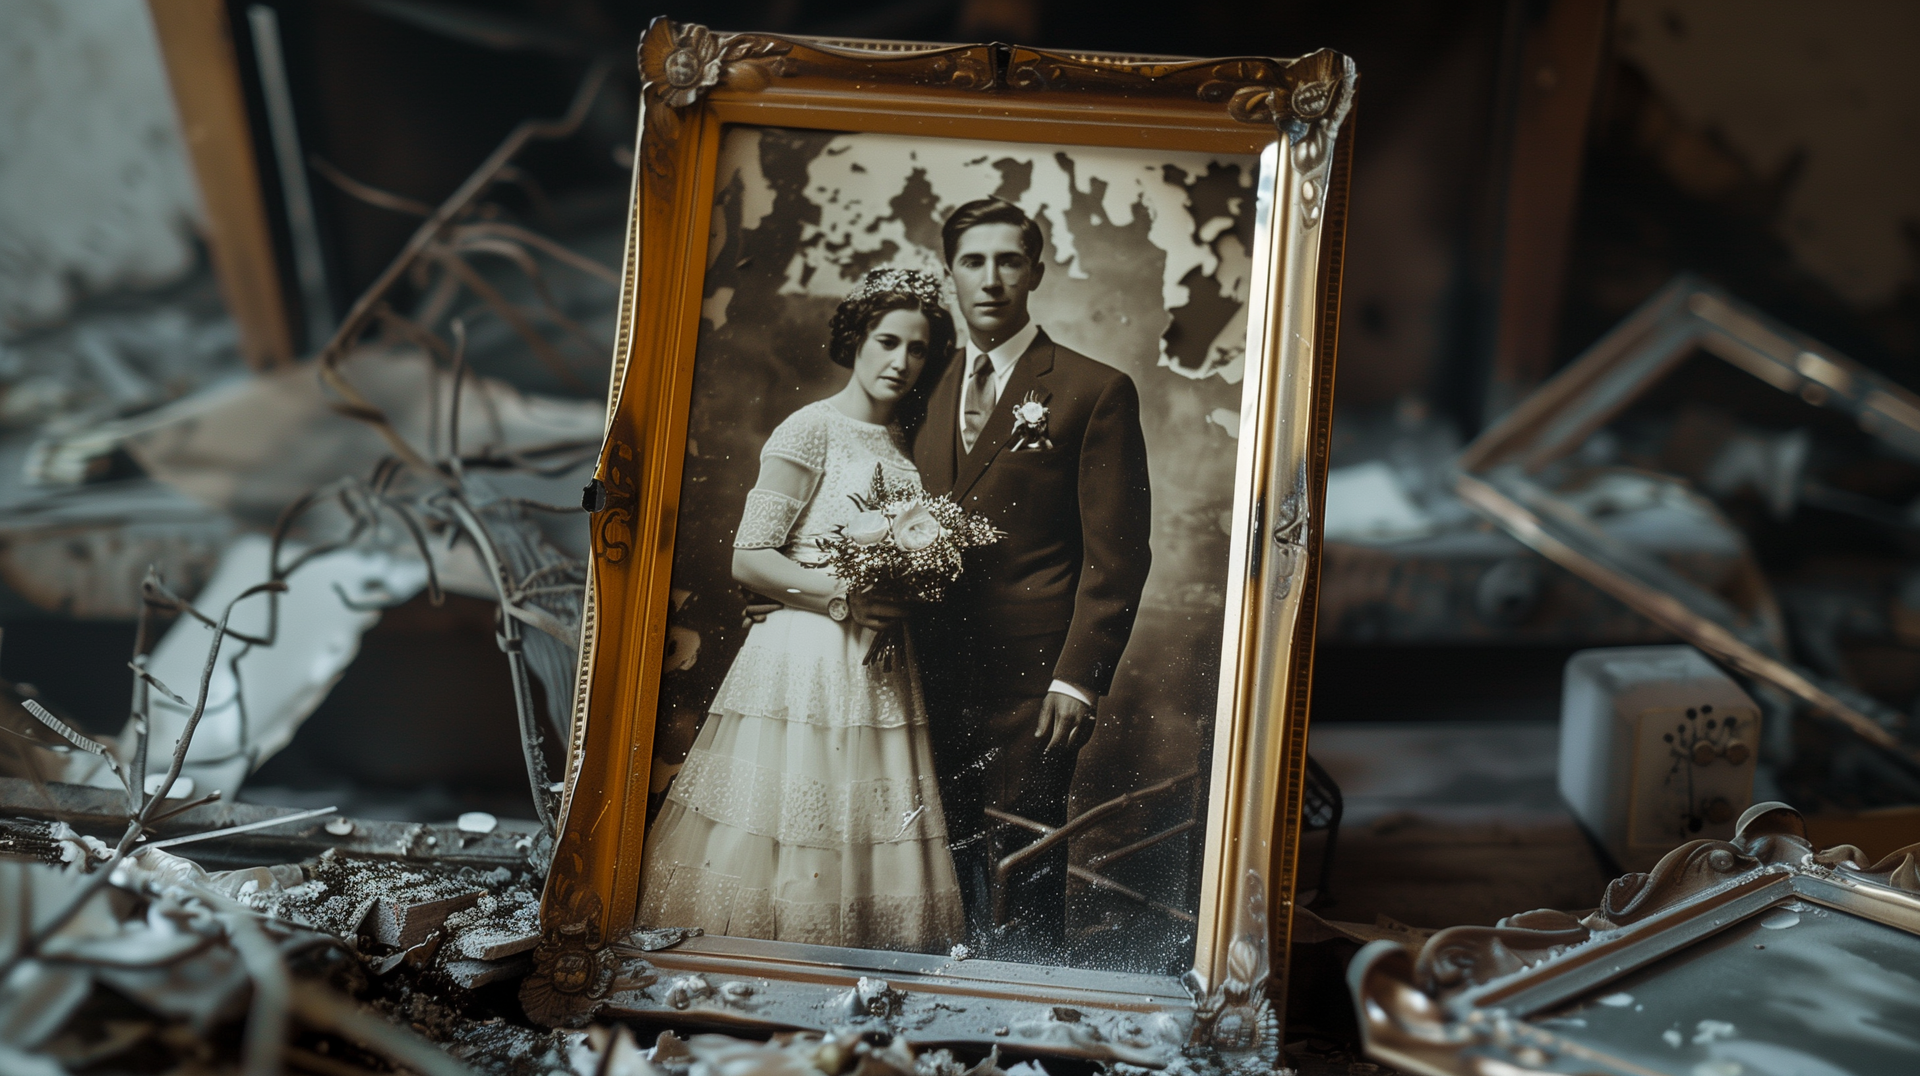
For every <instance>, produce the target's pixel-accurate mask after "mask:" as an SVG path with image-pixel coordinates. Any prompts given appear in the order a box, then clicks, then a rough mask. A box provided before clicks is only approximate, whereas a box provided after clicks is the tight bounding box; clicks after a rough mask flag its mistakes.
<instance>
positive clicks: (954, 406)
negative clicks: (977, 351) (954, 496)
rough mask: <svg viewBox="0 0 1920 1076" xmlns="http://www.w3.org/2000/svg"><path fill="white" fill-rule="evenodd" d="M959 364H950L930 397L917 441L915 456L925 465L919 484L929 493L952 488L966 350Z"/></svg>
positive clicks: (915, 442)
mask: <svg viewBox="0 0 1920 1076" xmlns="http://www.w3.org/2000/svg"><path fill="white" fill-rule="evenodd" d="M959 358H960V361H959V362H950V363H948V364H947V372H946V373H945V374H943V375H941V377H940V383H939V384H938V385H935V386H934V388H933V395H931V396H929V397H927V417H926V419H925V420H924V421H922V422H921V423H920V432H919V433H918V434H916V435H915V438H914V451H913V454H914V456H915V458H916V459H917V460H921V461H924V463H923V464H922V466H921V468H920V472H921V473H920V481H921V482H922V483H923V484H924V485H926V487H927V488H928V489H929V490H933V491H935V492H944V491H946V490H950V489H952V488H953V478H954V450H955V436H954V434H955V429H956V427H957V420H956V417H955V416H956V415H957V414H958V412H959V408H960V369H961V367H963V366H965V365H966V364H967V362H966V358H967V353H966V351H965V350H964V349H963V350H962V351H961V352H960V355H959Z"/></svg>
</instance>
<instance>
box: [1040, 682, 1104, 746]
mask: <svg viewBox="0 0 1920 1076" xmlns="http://www.w3.org/2000/svg"><path fill="white" fill-rule="evenodd" d="M1033 735H1034V738H1035V739H1038V738H1040V737H1042V736H1045V737H1048V739H1047V746H1046V750H1048V751H1052V750H1053V749H1054V748H1056V747H1059V746H1060V745H1061V744H1066V745H1067V746H1068V747H1069V748H1072V749H1073V750H1075V751H1078V750H1080V748H1081V747H1082V746H1083V745H1085V744H1086V742H1087V740H1088V739H1090V738H1091V737H1092V736H1093V707H1091V706H1088V705H1087V704H1086V703H1084V702H1081V701H1080V700H1079V699H1076V698H1074V697H1073V696H1072V695H1068V694H1066V693H1064V692H1059V691H1049V692H1047V697H1046V699H1045V700H1044V701H1043V702H1041V703H1040V725H1039V727H1038V728H1036V729H1034V730H1033Z"/></svg>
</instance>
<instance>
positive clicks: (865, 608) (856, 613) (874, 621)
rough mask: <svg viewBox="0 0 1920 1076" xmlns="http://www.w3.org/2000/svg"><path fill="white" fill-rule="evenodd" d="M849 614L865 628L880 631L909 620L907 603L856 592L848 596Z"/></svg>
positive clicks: (864, 592) (856, 622)
mask: <svg viewBox="0 0 1920 1076" xmlns="http://www.w3.org/2000/svg"><path fill="white" fill-rule="evenodd" d="M847 612H849V613H851V614H852V615H853V622H854V623H855V624H858V625H860V626H861V627H863V628H872V629H873V630H875V631H880V630H881V629H883V628H887V627H891V626H892V625H894V624H897V623H899V622H900V621H902V620H905V619H906V618H907V606H906V603H904V602H901V601H898V600H896V599H893V598H888V597H885V596H881V595H875V594H872V593H870V592H866V591H856V592H854V593H851V594H848V595H847Z"/></svg>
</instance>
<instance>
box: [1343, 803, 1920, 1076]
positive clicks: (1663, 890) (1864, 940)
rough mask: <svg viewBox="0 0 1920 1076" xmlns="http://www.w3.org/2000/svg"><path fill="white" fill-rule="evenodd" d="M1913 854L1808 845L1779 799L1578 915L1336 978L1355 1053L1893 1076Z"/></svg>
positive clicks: (1905, 1007)
mask: <svg viewBox="0 0 1920 1076" xmlns="http://www.w3.org/2000/svg"><path fill="white" fill-rule="evenodd" d="M1917 860H1920V845H1909V846H1907V847H1905V848H1901V849H1899V850H1897V851H1894V852H1892V853H1890V854H1888V855H1886V856H1884V857H1882V858H1881V859H1880V860H1878V861H1874V860H1872V859H1871V858H1870V857H1868V856H1867V854H1866V853H1865V852H1862V851H1861V850H1860V849H1859V848H1856V847H1854V846H1853V845H1848V844H1843V845H1838V846H1836V847H1833V848H1827V849H1821V850H1816V849H1815V848H1814V846H1813V844H1812V843H1811V842H1810V841H1809V840H1808V837H1807V828H1806V822H1805V820H1804V819H1802V818H1801V817H1800V815H1799V814H1798V813H1796V812H1795V811H1794V810H1793V809H1792V808H1790V807H1788V806H1787V805H1786V804H1783V803H1760V804H1755V805H1754V806H1752V807H1750V808H1748V809H1747V811H1746V813H1745V814H1743V815H1742V816H1741V817H1740V820H1739V823H1738V825H1737V826H1736V827H1735V832H1734V836H1733V839H1732V840H1731V841H1719V840H1696V841H1689V842H1687V843H1686V844H1683V845H1681V846H1680V847H1678V848H1675V849H1674V850H1673V851H1671V852H1669V853H1667V855H1666V856H1665V857H1664V858H1662V859H1661V860H1660V862H1659V864H1658V865H1656V866H1655V867H1654V868H1653V870H1651V871H1649V872H1647V873H1645V874H1629V875H1626V876H1624V877H1622V878H1619V879H1616V880H1615V881H1614V882H1613V883H1612V884H1611V885H1609V886H1608V887H1607V891H1606V894H1605V895H1604V896H1603V897H1602V898H1601V902H1600V906H1599V907H1598V908H1596V909H1594V910H1593V911H1592V912H1590V913H1588V914H1587V915H1585V916H1584V917H1580V918H1576V917H1575V916H1573V915H1570V914H1568V913H1566V912H1558V911H1544V910H1543V911H1534V912H1527V913H1524V914H1521V915H1514V916H1509V917H1507V918H1505V919H1502V920H1501V921H1500V922H1499V923H1498V924H1496V925H1495V926H1491V927H1479V926H1467V927H1452V928H1450V929H1447V930H1443V931H1441V932H1439V933H1438V934H1435V935H1434V936H1433V937H1431V938H1429V939H1427V942H1426V944H1425V945H1424V946H1423V947H1422V948H1421V949H1420V950H1419V952H1418V953H1415V952H1414V951H1413V950H1412V949H1410V948H1408V947H1406V946H1403V945H1401V944H1400V943H1398V942H1392V941H1377V942H1372V943H1370V944H1368V945H1367V946H1366V947H1365V948H1363V949H1361V950H1360V952H1359V954H1358V955H1356V956H1355V957H1354V959H1353V962H1352V963H1351V964H1350V965H1349V966H1348V971H1347V976H1348V983H1349V985H1350V987H1351V988H1352V991H1353V996H1354V1004H1355V1007H1356V1010H1357V1011H1358V1012H1359V1014H1360V1031H1361V1038H1362V1040H1363V1041H1364V1042H1365V1044H1366V1048H1367V1053H1368V1054H1369V1055H1370V1056H1372V1057H1374V1058H1377V1059H1379V1060H1380V1061H1383V1062H1385V1063H1387V1064H1389V1065H1392V1066H1393V1067H1394V1068H1396V1069H1398V1070H1400V1071H1402V1072H1409V1073H1420V1074H1423V1076H1480V1074H1485V1073H1509V1072H1511V1073H1518V1072H1580V1073H1595V1074H1604V1076H1658V1074H1670V1076H1694V1074H1699V1073H1707V1072H1713V1073H1719V1072H1728V1073H1749V1072H1751V1073H1761V1072H1809V1073H1811V1072H1820V1073H1842V1072H1849V1073H1851V1072H1862V1073H1864V1072H1911V1071H1914V1068H1915V1066H1916V1065H1920V1040H1916V1039H1915V1037H1914V1035H1913V1029H1914V1028H1915V1027H1920V993H1916V991H1915V990H1914V988H1913V968H1914V966H1915V962H1916V961H1920V878H1917V877H1916V874H1915V870H1914V865H1915V863H1916V861H1917Z"/></svg>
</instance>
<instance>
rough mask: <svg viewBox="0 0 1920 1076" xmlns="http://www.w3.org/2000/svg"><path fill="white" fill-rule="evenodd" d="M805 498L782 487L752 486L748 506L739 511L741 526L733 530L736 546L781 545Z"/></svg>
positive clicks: (770, 546)
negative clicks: (744, 509) (802, 498)
mask: <svg viewBox="0 0 1920 1076" xmlns="http://www.w3.org/2000/svg"><path fill="white" fill-rule="evenodd" d="M806 506H807V505H806V502H805V501H802V500H798V499H797V498H793V497H789V496H787V495H786V494H784V493H781V492H780V491H779V490H773V489H759V488H755V489H750V490H748V491H747V510H746V511H745V512H742V513H741V514H740V529H739V530H738V531H735V532H734V535H733V548H735V549H778V548H780V547H781V546H783V545H786V544H787V534H788V532H789V531H791V530H793V521H794V520H796V519H798V518H800V509H802V508H805V507H806Z"/></svg>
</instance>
